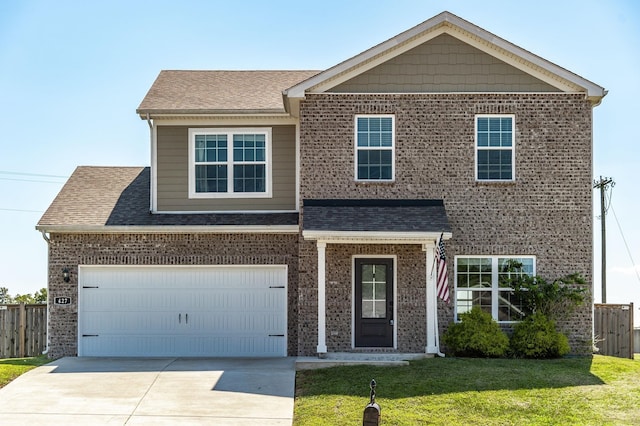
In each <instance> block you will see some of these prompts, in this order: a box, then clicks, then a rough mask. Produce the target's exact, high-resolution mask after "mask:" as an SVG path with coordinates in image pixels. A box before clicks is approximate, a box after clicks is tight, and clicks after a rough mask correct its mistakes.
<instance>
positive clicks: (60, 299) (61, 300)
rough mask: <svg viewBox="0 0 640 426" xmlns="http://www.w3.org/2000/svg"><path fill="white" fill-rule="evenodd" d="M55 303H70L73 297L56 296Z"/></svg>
mask: <svg viewBox="0 0 640 426" xmlns="http://www.w3.org/2000/svg"><path fill="white" fill-rule="evenodd" d="M53 303H54V304H56V305H70V304H71V298H70V297H56V298H54V299H53Z"/></svg>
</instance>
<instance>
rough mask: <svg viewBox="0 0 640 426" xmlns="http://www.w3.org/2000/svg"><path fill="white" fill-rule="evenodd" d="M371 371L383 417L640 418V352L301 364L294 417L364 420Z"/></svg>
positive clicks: (399, 421)
mask: <svg viewBox="0 0 640 426" xmlns="http://www.w3.org/2000/svg"><path fill="white" fill-rule="evenodd" d="M372 378H374V379H375V380H376V381H377V383H378V387H377V390H376V391H377V397H376V401H377V402H378V404H380V407H381V413H382V417H381V419H382V420H381V423H380V424H381V425H423V424H429V425H569V424H570V425H637V424H640V359H638V358H637V357H636V359H635V360H629V359H621V358H613V357H605V356H600V355H596V356H594V357H593V358H567V359H558V360H540V361H538V360H523V359H471V358H433V359H424V360H420V361H414V362H411V365H409V366H407V367H366V366H356V367H335V368H330V369H325V370H311V371H300V372H298V373H297V377H296V400H295V414H294V422H293V424H294V425H295V426H303V425H361V424H362V412H363V409H364V407H365V406H366V404H367V403H368V402H369V382H370V381H371V379H372Z"/></svg>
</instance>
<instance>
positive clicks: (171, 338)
mask: <svg viewBox="0 0 640 426" xmlns="http://www.w3.org/2000/svg"><path fill="white" fill-rule="evenodd" d="M78 294H79V308H78V341H79V342H78V355H79V356H206V357H278V356H286V348H287V268H286V266H282V265H276V266H271V265H255V266H244V265H243V266H81V267H80V272H79V289H78Z"/></svg>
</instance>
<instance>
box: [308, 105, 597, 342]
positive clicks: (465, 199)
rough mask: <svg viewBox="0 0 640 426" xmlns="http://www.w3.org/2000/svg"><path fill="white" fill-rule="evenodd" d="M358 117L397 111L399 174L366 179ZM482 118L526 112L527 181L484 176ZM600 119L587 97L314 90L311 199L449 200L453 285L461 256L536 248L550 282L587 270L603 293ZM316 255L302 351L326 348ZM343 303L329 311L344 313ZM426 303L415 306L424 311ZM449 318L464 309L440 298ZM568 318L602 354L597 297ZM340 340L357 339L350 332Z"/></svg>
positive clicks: (579, 336)
mask: <svg viewBox="0 0 640 426" xmlns="http://www.w3.org/2000/svg"><path fill="white" fill-rule="evenodd" d="M356 114H394V115H395V117H396V176H395V182H393V183H377V184H375V183H356V182H355V181H354V116H355V115H356ZM476 114H515V132H516V133H515V138H516V147H515V164H516V167H515V170H516V171H515V173H516V174H515V177H516V180H515V182H513V183H497V184H496V183H479V182H476V181H475V169H474V167H475V163H474V155H475V150H474V140H475V139H474V118H475V115H476ZM591 119H592V111H591V105H590V104H589V102H588V101H587V100H586V99H585V98H584V96H583V95H579V94H561V93H555V94H552V93H547V94H381V95H366V94H330V95H327V94H309V95H307V98H306V100H305V101H303V102H302V105H301V111H300V138H301V143H300V145H301V152H300V170H301V177H300V190H301V197H300V198H301V200H304V199H313V198H383V199H387V198H389V199H393V198H427V199H431V198H435V199H443V200H444V203H445V207H446V210H447V215H448V217H449V222H450V224H451V227H452V230H453V239H452V240H450V241H449V242H448V243H447V253H448V256H449V259H450V261H449V276H450V277H451V278H450V280H449V282H450V285H451V286H452V287H453V277H454V271H453V259H454V256H455V255H498V254H502V255H535V256H536V259H537V261H536V265H537V273H538V275H541V276H543V277H545V278H548V279H554V278H557V277H559V276H562V275H565V274H569V273H574V272H579V273H581V274H583V275H584V276H585V277H586V279H587V283H588V285H587V286H588V288H589V290H591V287H592V211H591V209H592V205H591V194H592V189H591V181H592V171H591V165H592V157H591V155H592V153H591V127H592V123H591ZM301 221H302V222H303V221H304V212H302V217H301ZM329 248H331V245H329V246H328V252H329ZM379 250H380V251H382V250H383V249H382V248H380V249H379ZM398 250H400V249H398ZM391 251H392V252H394V251H393V250H391ZM394 253H395V252H394ZM398 253H399V251H398ZM376 254H381V253H376ZM315 262H317V257H316V251H315V243H314V242H305V241H301V243H300V281H299V291H300V314H301V319H300V329H299V339H300V344H299V348H298V349H299V353H302V354H311V353H314V352H315V344H316V342H315V334H316V328H315V327H317V322H316V319H315V315H316V313H315V312H316V309H317V300H314V298H316V299H317V290H316V289H315V287H316V285H317V284H316V283H317V281H316V280H317V278H316V275H315V274H316V265H315ZM342 266H344V265H342ZM399 267H402V265H399ZM421 267H422V268H424V265H423V266H421ZM331 268H333V265H331ZM331 268H328V271H330V272H329V273H330V274H335V273H337V270H335V271H333V272H331ZM330 279H333V280H334V281H336V280H337V278H330ZM349 279H350V273H349ZM341 280H342V279H341ZM340 282H341V281H340ZM398 285H404V284H403V283H398ZM422 285H424V284H422ZM452 294H453V293H452ZM328 297H332V296H331V293H328ZM335 300H336V301H334V299H329V298H328V300H327V309H328V310H329V309H331V310H332V312H333V311H335V312H338V313H340V312H341V309H343V306H342V305H340V303H338V300H339V298H336V299H335ZM423 309H424V308H423V307H420V306H415V315H417V316H421V315H424V312H422V311H421V310H423ZM438 315H439V321H440V326H441V331H444V330H445V329H446V325H447V324H448V323H449V322H450V321H452V319H453V309H452V307H450V306H446V305H444V304H443V303H441V302H439V312H438ZM333 322H334V321H333V320H331V322H328V328H327V330H328V333H327V336H328V338H331V336H330V333H329V330H330V328H329V324H330V323H332V324H333ZM417 323H419V321H417ZM561 326H562V328H563V330H564V331H565V332H567V333H568V334H569V339H570V343H571V345H572V349H573V352H574V353H586V352H588V351H590V349H591V293H589V295H588V300H587V303H586V304H585V305H584V306H582V307H581V308H580V309H578V310H577V311H576V312H575V313H574V314H572V316H571V317H570V318H569V319H568V320H567V321H563V322H562V324H561ZM328 343H330V344H332V345H334V346H335V347H336V348H340V349H342V348H344V347H345V346H344V340H343V339H333V338H331V340H329V341H328Z"/></svg>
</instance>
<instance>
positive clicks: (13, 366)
mask: <svg viewBox="0 0 640 426" xmlns="http://www.w3.org/2000/svg"><path fill="white" fill-rule="evenodd" d="M49 362H51V360H50V359H49V358H47V357H46V356H45V355H41V356H37V357H32V358H5V359H0V388H1V387H4V386H5V385H6V384H7V383H9V382H10V381H12V380H13V379H15V378H16V377H18V376H19V375H21V374H24V373H26V372H27V371H29V370H31V369H33V368H36V367H39V366H41V365H44V364H47V363H49Z"/></svg>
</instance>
